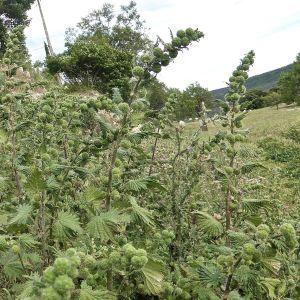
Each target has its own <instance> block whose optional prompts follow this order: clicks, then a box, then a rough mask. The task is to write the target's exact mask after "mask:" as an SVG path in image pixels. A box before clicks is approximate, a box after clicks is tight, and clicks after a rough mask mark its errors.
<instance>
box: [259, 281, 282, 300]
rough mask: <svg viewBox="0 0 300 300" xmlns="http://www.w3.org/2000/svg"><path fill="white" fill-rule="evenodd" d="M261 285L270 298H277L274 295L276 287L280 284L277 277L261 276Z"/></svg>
mask: <svg viewBox="0 0 300 300" xmlns="http://www.w3.org/2000/svg"><path fill="white" fill-rule="evenodd" d="M261 283H262V286H263V287H264V288H265V290H266V292H267V294H268V296H269V298H270V299H278V297H277V295H276V288H277V287H278V286H279V285H280V283H281V281H280V280H279V279H277V278H262V280H261Z"/></svg>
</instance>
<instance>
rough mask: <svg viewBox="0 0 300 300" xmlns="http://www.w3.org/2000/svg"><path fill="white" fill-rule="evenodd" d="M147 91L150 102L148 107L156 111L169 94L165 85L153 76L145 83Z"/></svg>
mask: <svg viewBox="0 0 300 300" xmlns="http://www.w3.org/2000/svg"><path fill="white" fill-rule="evenodd" d="M147 91H148V94H147V100H148V101H149V103H150V107H151V108H152V109H153V110H156V111H157V110H160V109H161V108H162V107H163V106H164V104H165V102H166V99H167V97H168V94H169V93H168V89H167V87H166V85H165V84H164V83H163V82H161V81H159V80H157V79H156V78H155V79H153V80H151V82H150V83H149V84H148V85H147Z"/></svg>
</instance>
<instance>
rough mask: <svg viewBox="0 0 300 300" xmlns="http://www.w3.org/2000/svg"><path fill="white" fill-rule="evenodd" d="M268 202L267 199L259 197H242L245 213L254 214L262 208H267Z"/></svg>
mask: <svg viewBox="0 0 300 300" xmlns="http://www.w3.org/2000/svg"><path fill="white" fill-rule="evenodd" d="M269 205H270V202H269V201H267V200H259V199H244V200H243V202H242V207H243V209H244V211H245V212H246V213H251V214H255V213H257V212H258V211H259V210H260V209H262V208H268V206H269Z"/></svg>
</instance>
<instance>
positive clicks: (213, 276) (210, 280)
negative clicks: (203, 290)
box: [198, 264, 225, 287]
mask: <svg viewBox="0 0 300 300" xmlns="http://www.w3.org/2000/svg"><path fill="white" fill-rule="evenodd" d="M198 274H199V278H200V281H201V283H203V284H205V285H207V286H212V287H219V286H221V285H222V283H223V282H224V279H225V276H224V274H223V273H222V271H221V270H220V269H219V268H218V267H217V266H215V265H212V264H210V265H206V266H204V265H203V266H200V268H199V270H198Z"/></svg>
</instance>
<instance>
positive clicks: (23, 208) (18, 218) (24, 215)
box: [9, 204, 33, 225]
mask: <svg viewBox="0 0 300 300" xmlns="http://www.w3.org/2000/svg"><path fill="white" fill-rule="evenodd" d="M32 211H33V210H32V206H31V205H29V204H21V205H20V206H19V207H18V208H17V211H16V212H15V213H14V214H13V217H12V219H11V220H10V221H9V224H10V225H11V224H17V225H26V224H27V223H28V221H29V219H30V217H31V214H32Z"/></svg>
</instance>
